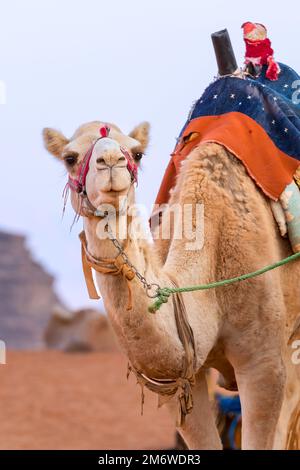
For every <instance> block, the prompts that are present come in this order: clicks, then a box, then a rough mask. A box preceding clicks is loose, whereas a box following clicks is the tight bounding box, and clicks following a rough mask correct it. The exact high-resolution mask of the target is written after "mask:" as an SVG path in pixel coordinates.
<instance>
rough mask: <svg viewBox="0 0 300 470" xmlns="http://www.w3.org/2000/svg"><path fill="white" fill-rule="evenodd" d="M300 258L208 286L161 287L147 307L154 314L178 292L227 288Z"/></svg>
mask: <svg viewBox="0 0 300 470" xmlns="http://www.w3.org/2000/svg"><path fill="white" fill-rule="evenodd" d="M299 257H300V252H299V253H295V254H293V255H291V256H288V257H287V258H284V259H282V260H281V261H277V262H276V263H274V264H269V265H268V266H265V267H264V268H261V269H259V270H258V271H254V272H252V273H248V274H243V275H242V276H237V277H233V278H231V279H224V280H223V281H217V282H210V283H209V284H200V285H198V286H190V287H163V288H159V289H157V295H156V300H155V302H154V303H153V304H152V305H150V306H149V307H148V310H149V312H150V313H155V312H157V310H159V309H160V307H161V306H162V304H164V303H167V302H168V300H169V297H170V295H172V294H177V293H180V292H194V291H198V290H206V289H214V288H216V287H221V286H228V285H229V284H234V283H235V282H239V281H245V280H246V279H251V278H253V277H256V276H259V275H260V274H264V273H266V272H267V271H271V270H272V269H275V268H279V266H283V265H284V264H287V263H290V262H291V261H294V260H295V259H297V258H299Z"/></svg>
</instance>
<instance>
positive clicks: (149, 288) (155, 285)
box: [146, 283, 160, 299]
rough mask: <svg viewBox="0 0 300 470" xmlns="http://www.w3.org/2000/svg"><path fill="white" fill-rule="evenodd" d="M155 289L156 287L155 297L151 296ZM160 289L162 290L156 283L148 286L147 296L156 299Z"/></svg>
mask: <svg viewBox="0 0 300 470" xmlns="http://www.w3.org/2000/svg"><path fill="white" fill-rule="evenodd" d="M155 287H156V293H155V294H154V295H151V294H150V293H149V292H151V290H152V289H153V288H155ZM159 289H160V286H159V285H158V284H155V283H154V284H148V285H147V286H146V294H147V296H148V297H149V298H150V299H155V298H156V297H157V296H158V290H159Z"/></svg>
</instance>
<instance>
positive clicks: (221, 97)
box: [180, 64, 300, 160]
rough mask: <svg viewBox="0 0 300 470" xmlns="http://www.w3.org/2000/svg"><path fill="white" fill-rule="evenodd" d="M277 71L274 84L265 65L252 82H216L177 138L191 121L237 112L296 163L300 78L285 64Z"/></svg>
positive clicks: (299, 156)
mask: <svg viewBox="0 0 300 470" xmlns="http://www.w3.org/2000/svg"><path fill="white" fill-rule="evenodd" d="M280 68H281V73H280V75H279V78H278V80H276V81H270V80H268V79H267V78H266V76H265V72H266V66H265V67H263V69H262V72H261V75H260V76H259V77H258V78H256V79H252V78H246V79H241V78H236V77H230V76H229V77H224V78H219V79H217V80H216V81H215V82H213V83H212V84H211V85H209V87H208V88H207V89H206V90H205V92H204V93H203V95H202V96H201V98H200V99H199V100H198V101H197V102H196V103H195V105H194V107H193V108H192V110H191V112H190V115H189V117H188V120H187V122H186V124H185V126H184V128H183V129H182V131H181V133H180V136H181V135H182V133H183V132H184V129H185V128H186V126H187V125H188V124H189V122H190V121H191V120H192V119H195V118H199V117H203V116H219V115H221V114H226V113H230V112H240V113H244V114H246V115H247V116H249V117H250V118H252V119H254V120H255V121H256V122H257V123H258V124H259V125H260V126H261V127H263V128H264V130H265V131H266V132H267V134H268V135H269V137H270V138H271V139H272V140H273V142H274V144H275V145H276V146H277V147H278V148H279V149H280V150H281V151H282V152H285V153H286V154H288V155H289V156H291V157H294V158H295V159H297V160H300V77H299V75H298V74H297V73H296V72H295V71H294V70H293V69H291V68H290V67H288V66H287V65H284V64H280Z"/></svg>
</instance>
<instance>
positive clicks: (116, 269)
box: [79, 231, 135, 310]
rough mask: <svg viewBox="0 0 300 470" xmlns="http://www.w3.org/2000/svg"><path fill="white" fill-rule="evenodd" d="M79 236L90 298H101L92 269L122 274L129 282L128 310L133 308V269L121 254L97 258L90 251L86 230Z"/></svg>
mask: <svg viewBox="0 0 300 470" xmlns="http://www.w3.org/2000/svg"><path fill="white" fill-rule="evenodd" d="M79 238H80V241H81V256H82V269H83V273H84V277H85V282H86V286H87V290H88V293H89V296H90V299H100V297H99V295H98V293H97V290H96V287H95V284H94V279H93V275H92V269H94V270H95V271H97V272H98V273H101V274H111V275H112V276H118V275H119V274H120V275H122V276H123V278H124V279H125V280H126V282H127V289H128V304H127V310H132V289H131V285H130V281H132V279H133V278H134V277H135V273H134V272H133V270H132V269H131V268H130V266H128V265H127V264H126V263H125V261H124V259H123V258H122V256H121V255H118V256H117V257H116V258H101V259H100V258H99V259H98V258H97V259H96V258H95V257H93V256H92V255H91V254H90V253H89V251H88V248H87V240H86V236H85V232H84V231H82V232H81V233H80V234H79Z"/></svg>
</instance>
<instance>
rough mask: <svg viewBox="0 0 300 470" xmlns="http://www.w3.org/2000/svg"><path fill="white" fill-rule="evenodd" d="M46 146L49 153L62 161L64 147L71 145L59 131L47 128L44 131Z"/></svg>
mask: <svg viewBox="0 0 300 470" xmlns="http://www.w3.org/2000/svg"><path fill="white" fill-rule="evenodd" d="M43 139H44V145H45V147H46V149H47V150H48V152H50V153H51V154H52V155H54V156H55V157H56V158H59V159H61V154H62V151H63V149H64V147H65V146H66V145H67V144H68V143H69V140H68V139H67V138H66V137H65V136H64V135H63V134H62V133H61V132H59V131H56V130H55V129H50V128H49V127H46V128H45V129H43Z"/></svg>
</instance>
